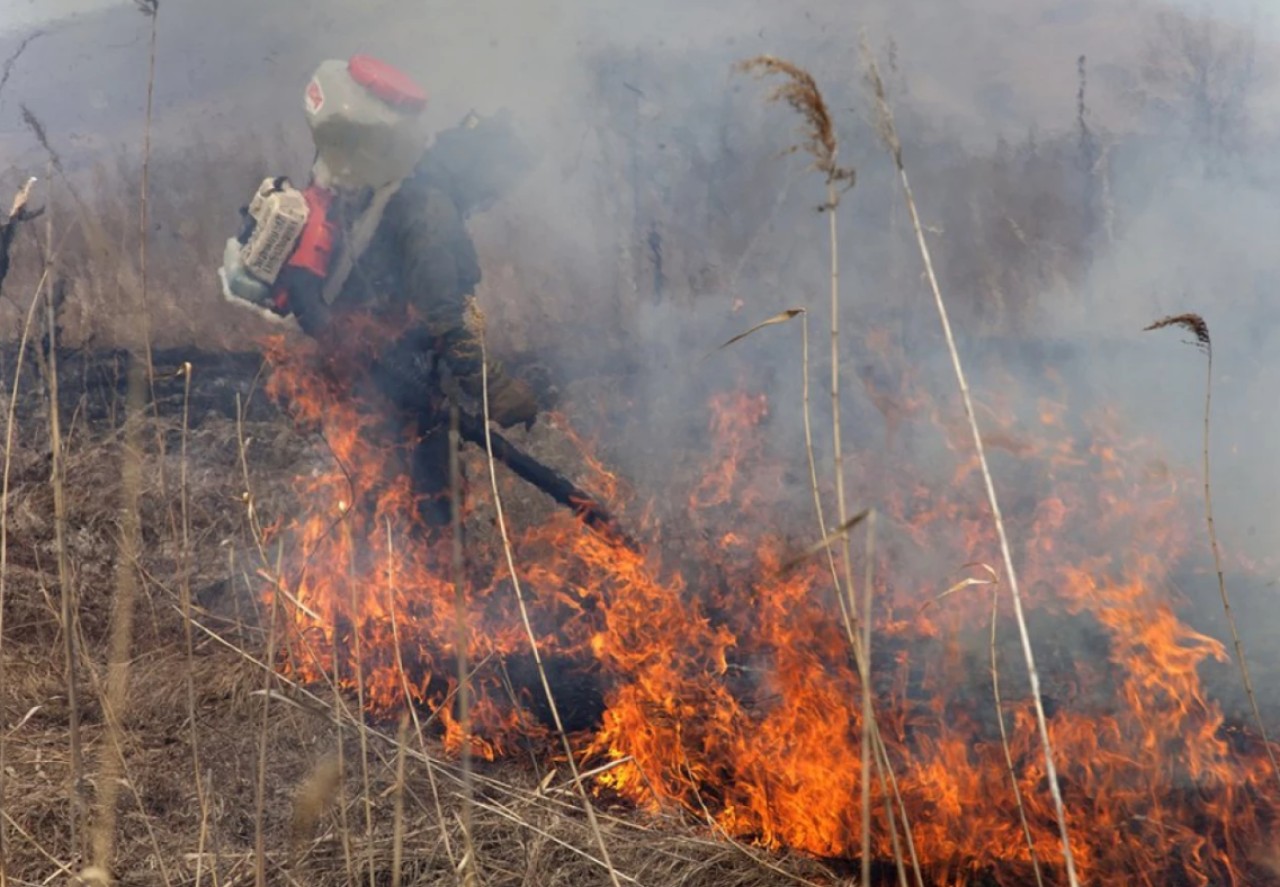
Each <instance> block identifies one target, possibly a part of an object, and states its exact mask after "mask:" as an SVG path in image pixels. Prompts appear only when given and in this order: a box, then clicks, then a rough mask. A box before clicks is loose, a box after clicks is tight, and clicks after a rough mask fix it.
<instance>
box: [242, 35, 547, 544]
mask: <svg viewBox="0 0 1280 887" xmlns="http://www.w3.org/2000/svg"><path fill="white" fill-rule="evenodd" d="M425 104H426V95H425V92H423V91H422V90H421V88H420V87H418V86H417V85H416V84H415V83H414V82H413V81H412V80H411V79H410V78H408V77H407V76H406V75H404V74H403V73H402V72H400V71H398V70H396V69H395V68H393V67H391V66H390V65H387V64H385V63H383V62H381V61H379V60H376V59H373V58H371V57H369V56H353V57H352V58H351V59H349V60H348V61H346V62H339V61H329V62H325V63H323V64H322V65H321V66H320V68H319V69H317V71H316V74H315V76H314V77H313V78H312V80H311V82H310V83H309V85H308V87H307V90H306V111H307V116H308V122H309V124H310V125H311V129H312V132H313V136H314V138H315V141H316V147H317V155H316V162H315V165H314V166H313V169H312V178H311V182H310V184H309V186H308V188H307V189H306V190H305V191H302V192H299V191H297V189H294V188H293V187H292V185H290V184H289V183H288V182H287V180H282V179H269V180H267V181H265V182H264V183H263V186H262V187H261V188H260V189H259V192H258V194H257V195H256V196H255V200H254V203H252V204H251V205H250V206H249V207H248V208H246V210H245V213H244V214H245V222H246V223H245V226H244V229H243V230H242V232H241V235H240V237H238V238H235V239H233V240H232V241H229V242H228V245H227V250H226V255H225V258H224V264H223V268H222V269H221V271H220V275H221V277H222V280H223V289H224V293H225V294H226V296H227V297H228V298H229V299H231V300H233V301H236V302H240V303H248V304H249V305H251V306H253V307H255V308H258V309H266V310H267V311H268V312H269V313H270V314H273V315H277V316H292V317H294V318H295V319H296V320H297V323H298V325H299V326H300V327H301V329H302V330H303V332H305V333H306V334H307V335H309V336H312V337H314V338H316V339H317V340H319V341H320V342H321V343H323V344H325V345H326V347H327V348H328V347H332V348H335V349H340V348H341V346H342V341H343V337H344V336H346V335H349V330H350V329H351V328H352V322H353V321H354V320H356V319H357V318H362V317H363V318H374V319H377V320H379V321H382V322H383V323H384V325H389V326H394V328H395V329H396V330H397V331H398V335H396V337H395V338H394V339H393V340H392V341H390V342H388V343H387V344H386V346H385V348H383V349H381V350H380V353H379V356H378V358H377V360H376V363H375V366H373V367H371V368H370V369H371V377H372V379H373V380H374V381H375V383H376V385H377V387H378V389H379V390H380V391H381V392H382V393H383V394H384V395H385V396H386V397H387V398H388V399H389V400H390V401H391V402H392V404H393V406H394V407H395V408H396V410H397V411H399V415H400V421H401V422H402V423H404V424H406V425H407V426H408V430H409V431H411V432H412V434H413V436H414V437H415V438H416V440H417V443H416V446H415V447H414V449H413V455H412V466H411V467H412V473H413V480H414V486H415V490H416V492H417V493H418V494H419V495H420V496H421V497H422V499H421V502H422V507H421V508H420V513H421V515H422V517H423V519H424V521H425V522H426V523H427V524H428V525H433V526H441V525H445V524H447V523H448V521H449V520H450V517H451V509H450V502H449V497H448V492H449V488H450V474H449V442H448V417H449V411H448V404H449V403H450V402H453V403H457V401H459V400H463V399H468V400H470V402H471V403H473V404H474V403H478V402H479V399H480V397H481V394H482V391H481V380H482V376H481V350H480V343H479V339H478V334H477V332H476V331H475V330H474V329H473V327H472V325H471V323H470V322H469V317H468V312H467V302H468V300H469V298H470V297H472V296H473V295H474V292H475V288H476V285H477V284H478V283H479V281H480V266H479V262H478V260H477V256H476V250H475V246H474V244H473V242H472V240H471V237H470V234H469V233H468V231H467V227H466V220H467V217H468V216H469V215H470V214H471V213H473V212H476V211H478V210H482V209H484V208H486V207H488V206H489V205H491V204H492V203H493V202H494V201H496V200H497V199H499V198H500V197H501V196H502V195H503V193H505V192H506V191H507V190H508V189H509V188H510V187H511V186H512V185H513V184H514V182H515V181H516V179H517V178H518V177H519V176H520V174H521V173H522V172H523V171H524V170H525V169H526V168H527V166H528V162H529V156H528V154H527V151H526V150H525V148H524V146H523V145H522V144H521V143H520V141H519V139H518V138H517V137H516V135H515V133H514V128H513V126H512V123H511V120H510V118H509V115H508V114H505V113H503V114H499V115H497V116H494V117H488V118H481V117H479V116H477V115H475V114H470V115H468V116H467V118H466V119H465V120H463V122H462V123H461V124H459V125H458V126H456V127H454V128H452V129H450V130H446V131H444V132H442V133H440V134H439V135H438V136H437V137H436V139H435V141H434V143H433V144H432V145H431V147H430V148H429V149H428V150H426V151H422V150H421V145H422V144H423V142H424V141H425V139H423V138H422V130H421V126H420V118H421V111H422V109H423V108H424V107H425ZM488 395H489V411H490V417H491V418H492V419H494V420H495V421H496V422H498V424H500V425H502V426H503V427H512V426H514V425H517V424H523V425H525V426H526V427H528V426H531V425H532V423H533V422H534V421H535V419H536V417H537V414H538V411H539V404H538V401H537V398H536V396H535V395H534V392H533V390H532V389H531V388H530V387H529V386H528V385H527V384H525V383H524V382H522V381H521V380H518V379H516V378H514V377H512V376H510V375H508V374H507V373H505V372H504V371H503V369H502V368H501V366H499V365H498V364H496V363H493V362H491V363H490V365H489V367H488ZM459 406H461V404H459Z"/></svg>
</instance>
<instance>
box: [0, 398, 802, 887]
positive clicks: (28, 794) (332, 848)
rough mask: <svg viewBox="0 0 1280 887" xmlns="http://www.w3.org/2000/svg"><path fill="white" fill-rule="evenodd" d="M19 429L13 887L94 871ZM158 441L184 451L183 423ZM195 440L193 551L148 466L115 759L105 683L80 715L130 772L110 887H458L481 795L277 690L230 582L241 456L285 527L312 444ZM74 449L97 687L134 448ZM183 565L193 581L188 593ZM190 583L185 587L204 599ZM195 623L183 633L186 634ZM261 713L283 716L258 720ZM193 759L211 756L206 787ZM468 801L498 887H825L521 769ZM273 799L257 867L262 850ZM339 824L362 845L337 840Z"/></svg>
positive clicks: (204, 772)
mask: <svg viewBox="0 0 1280 887" xmlns="http://www.w3.org/2000/svg"><path fill="white" fill-rule="evenodd" d="M27 381H28V382H29V381H30V380H29V379H28V380H27ZM23 403H24V404H25V406H24V408H23V409H24V410H26V411H29V410H32V409H38V406H37V405H36V404H37V403H38V402H35V401H32V400H30V399H28V400H25V401H23ZM19 420H20V421H19V423H18V424H16V425H15V426H14V427H15V431H18V432H21V431H22V429H23V427H24V425H25V427H27V429H28V430H27V431H26V433H25V434H24V433H18V434H16V435H15V437H16V442H15V446H13V447H12V448H11V450H10V452H11V455H12V460H11V461H12V465H13V471H12V473H13V483H12V491H11V495H10V498H9V509H8V510H7V513H8V515H9V526H8V535H9V550H10V552H11V557H10V560H9V562H8V563H7V565H6V582H7V584H8V594H7V598H6V600H5V627H6V638H5V644H4V646H3V648H2V649H0V655H2V656H3V663H4V669H5V675H6V688H7V689H6V694H5V697H4V711H3V718H4V720H5V722H6V723H7V724H12V725H16V726H14V727H13V728H11V729H10V730H9V732H8V733H7V735H6V737H5V738H6V741H7V742H6V744H7V756H8V765H9V768H10V770H9V772H10V777H9V780H8V782H9V784H8V786H7V791H8V793H9V797H11V798H22V799H23V802H22V803H21V804H14V805H11V806H10V807H8V808H6V813H8V814H9V816H10V817H11V821H9V822H7V823H6V824H7V825H8V826H9V828H8V833H7V834H8V838H9V847H8V851H9V852H8V856H7V860H6V861H7V864H8V874H9V877H10V878H11V879H12V880H11V883H21V882H33V881H35V882H38V881H41V880H43V879H45V878H46V877H48V876H49V875H51V874H56V873H57V872H59V871H62V872H63V873H64V874H70V873H74V872H79V871H80V869H81V865H82V864H81V863H80V862H79V861H78V860H79V859H80V857H79V851H78V850H77V848H76V847H75V846H74V845H73V843H72V841H71V835H70V833H69V831H68V828H67V824H68V822H69V821H70V819H69V816H70V813H71V807H70V806H69V797H70V796H69V794H68V791H67V780H68V777H69V776H70V761H69V758H68V756H67V752H66V737H67V728H68V723H69V718H70V716H71V710H70V707H69V706H68V703H67V700H66V696H65V690H64V688H63V681H62V668H61V664H60V656H61V652H60V650H59V648H57V647H56V646H53V647H51V646H50V644H49V641H51V640H53V639H54V638H56V637H57V636H58V633H59V628H58V622H59V617H58V612H57V593H56V580H55V578H54V576H53V572H52V571H53V570H54V569H55V566H54V564H53V563H52V562H50V561H48V560H46V559H45V557H44V556H42V555H41V552H49V551H53V550H54V548H55V546H54V545H53V542H54V531H55V525H54V522H53V521H52V520H50V519H49V516H50V515H51V514H52V509H51V508H50V505H51V496H52V493H51V491H50V489H49V486H48V484H47V483H46V482H45V481H44V478H42V476H41V462H40V459H39V455H38V453H39V448H40V447H41V446H43V445H44V444H43V441H42V440H41V438H42V435H40V434H38V433H33V432H34V429H38V428H39V427H40V422H41V417H40V416H39V414H38V413H37V414H35V415H32V414H30V413H29V412H28V413H27V414H26V415H22V414H21V413H20V415H19ZM147 421H153V420H147ZM161 430H163V431H166V432H169V433H171V434H177V435H181V434H182V433H183V431H182V428H181V427H180V426H179V423H178V421H177V420H170V421H169V424H167V425H166V426H164V427H163V428H162V429H161ZM142 437H143V440H144V441H145V440H148V439H151V436H150V435H148V434H145V433H144V434H143V435H142ZM186 437H187V441H188V448H187V453H186V456H185V461H186V462H187V463H188V464H189V466H191V470H190V471H189V473H188V477H187V485H186V486H187V490H188V499H189V505H188V519H189V521H190V530H189V536H190V539H189V545H188V544H184V542H183V539H182V537H181V536H178V537H176V538H174V537H173V536H172V534H171V532H170V531H169V530H168V527H167V524H166V523H165V516H166V511H167V507H168V503H167V502H165V501H164V496H163V494H162V490H161V489H160V487H159V485H158V481H157V479H156V472H155V471H154V460H155V459H156V458H158V456H157V454H156V452H155V451H154V450H153V449H152V448H148V447H145V446H144V447H143V448H142V450H143V454H144V462H143V466H142V468H143V471H142V474H141V482H140V487H139V489H138V495H139V517H140V522H141V523H140V530H141V534H142V547H141V550H140V553H139V556H138V563H137V569H138V571H139V575H140V576H141V577H142V579H143V582H144V585H145V587H146V589H147V591H148V595H147V597H146V598H145V599H144V602H143V605H142V606H143V610H142V612H141V613H140V616H142V617H143V618H141V619H140V621H139V622H138V625H137V630H136V631H135V632H134V636H133V645H132V658H131V662H130V670H129V679H128V682H127V698H126V699H124V700H123V701H122V702H119V703H116V705H118V712H119V718H118V719H117V722H116V729H117V732H116V738H115V739H114V740H113V739H112V731H111V727H110V721H109V719H108V697H107V692H108V689H107V688H108V682H105V681H101V682H99V681H90V682H89V683H88V684H86V685H85V687H84V688H83V695H82V698H81V699H80V700H79V705H80V708H81V710H82V715H83V732H84V754H85V762H86V768H87V770H88V771H89V772H98V770H99V768H100V767H101V765H102V763H103V762H104V761H105V760H107V759H108V758H109V757H110V756H111V755H112V750H113V747H115V746H117V745H118V748H119V751H120V754H121V761H122V762H123V766H122V769H121V771H120V774H121V775H120V781H119V787H120V790H121V800H122V803H121V805H120V807H119V811H118V817H117V821H116V823H115V826H116V828H115V832H114V834H115V840H114V842H113V845H112V860H111V865H110V867H109V869H108V870H109V872H110V873H111V874H112V875H114V876H115V877H116V878H117V879H118V880H119V881H120V882H121V883H130V884H156V885H160V884H165V883H166V882H168V883H173V884H184V883H194V882H195V880H196V878H197V876H199V877H200V878H201V879H202V882H203V883H206V884H211V883H212V884H223V885H225V884H235V883H243V882H244V881H246V880H248V881H252V880H255V867H256V866H257V865H258V864H259V861H260V862H261V865H262V876H261V877H262V878H263V880H265V882H266V883H288V882H292V883H299V882H302V883H314V884H319V885H323V884H342V883H348V878H347V873H346V867H345V865H344V863H343V856H344V844H349V845H350V853H351V854H352V857H353V858H354V859H357V860H362V862H363V864H362V865H360V868H365V867H367V868H368V870H369V871H371V873H372V877H373V878H374V879H375V882H376V883H390V882H391V881H392V880H393V879H394V880H399V882H400V883H402V884H415V883H442V882H443V883H452V882H453V881H454V879H455V878H456V875H457V867H456V864H455V863H454V862H452V861H451V860H450V856H449V854H448V853H446V852H445V850H444V848H445V846H446V844H448V845H451V846H453V847H461V846H463V845H464V837H463V824H462V819H461V816H460V814H461V811H462V810H463V808H464V805H465V804H466V798H467V797H468V790H467V788H466V784H467V780H466V779H465V778H464V775H463V771H462V768H461V767H460V766H459V765H457V764H453V763H445V762H444V760H443V758H444V756H443V753H442V751H441V749H440V748H439V746H438V744H437V743H436V742H435V740H432V739H430V738H428V737H425V736H423V737H421V739H420V741H418V742H414V741H412V737H410V736H408V735H407V733H406V731H405V730H403V729H401V730H399V731H396V730H395V728H394V727H391V728H390V729H388V730H385V731H384V730H381V729H374V728H370V727H366V726H365V725H363V724H361V723H359V722H357V721H355V720H353V714H352V711H353V708H354V705H353V704H351V703H354V700H351V702H350V703H348V702H346V701H344V702H343V703H342V704H340V705H339V704H333V703H329V702H325V701H322V700H321V699H319V698H318V697H316V696H314V695H312V694H310V693H308V692H307V691H304V690H302V689H301V688H297V687H294V686H292V685H290V684H289V683H288V682H287V681H284V680H282V679H280V678H279V677H278V676H274V675H272V674H271V673H270V672H269V670H268V669H266V667H265V665H264V661H265V659H266V658H267V653H264V652H263V651H264V650H266V648H268V647H269V644H270V640H269V632H267V630H266V629H267V625H266V619H265V614H264V620H263V622H262V623H259V622H258V621H257V619H256V618H255V617H254V615H253V614H254V606H253V601H252V600H251V598H250V594H251V590H250V589H249V588H248V587H247V586H246V584H245V583H244V581H243V575H242V574H239V573H237V574H236V575H228V571H227V566H226V562H225V560H224V556H223V555H222V554H221V553H220V552H219V551H218V550H217V548H218V542H219V540H226V541H228V542H231V544H232V545H235V546H238V547H240V548H242V549H244V552H243V553H242V554H240V555H238V558H240V559H241V560H244V559H248V560H249V561H252V560H253V558H254V556H255V553H254V552H253V551H252V548H253V547H254V543H253V542H252V541H251V539H252V535H253V530H252V529H251V528H249V527H248V526H247V525H246V523H245V521H246V520H247V518H246V517H242V516H241V512H240V511H239V510H238V509H237V508H235V507H234V503H235V502H236V501H238V500H239V499H240V494H241V493H242V491H243V486H244V484H243V479H242V475H241V471H240V464H239V463H240V460H241V457H242V455H243V451H244V447H243V445H242V439H243V438H246V437H252V438H256V439H259V440H274V442H275V450H274V456H273V459H272V461H270V462H260V463H259V464H256V465H255V464H252V463H251V464H250V469H249V470H250V472H251V473H252V475H253V477H254V493H255V501H256V502H258V503H260V505H261V507H263V508H269V509H273V510H274V509H275V508H277V507H286V503H287V502H288V501H291V496H292V492H291V489H290V486H289V485H290V482H291V478H292V476H293V472H294V470H296V469H297V468H298V466H299V463H298V458H299V455H300V454H302V453H303V452H305V447H306V443H305V441H304V440H303V439H302V438H298V437H296V436H294V435H293V433H292V432H291V431H289V429H288V427H287V426H286V425H285V424H283V422H275V421H272V422H267V423H262V422H245V423H243V427H240V428H238V427H237V422H236V421H235V420H232V419H229V418H227V419H207V420H206V421H204V422H202V423H200V424H198V425H197V426H196V427H194V428H192V429H190V430H189V432H188V433H187V434H186ZM76 439H77V440H78V441H80V446H78V447H71V448H68V449H67V451H66V454H65V455H66V459H65V474H66V488H67V489H68V490H76V491H81V490H93V491H94V495H92V496H84V495H72V496H68V501H67V510H68V514H67V524H68V526H71V527H76V528H78V530H77V532H76V533H75V534H73V535H72V536H71V537H70V538H69V539H68V540H67V556H68V558H69V562H70V564H71V565H72V567H73V570H72V573H73V575H75V576H76V577H77V579H78V588H79V589H81V590H83V591H85V592H86V594H85V595H84V596H83V597H82V601H81V607H80V613H79V618H80V621H81V624H82V635H83V638H84V640H85V643H84V648H83V653H82V655H83V656H84V657H85V659H86V660H87V662H86V664H85V667H86V668H87V669H89V670H90V671H97V670H100V669H105V666H106V665H107V664H108V662H109V659H110V656H109V655H108V653H107V651H108V649H109V643H108V640H109V638H110V635H111V625H112V612H111V607H110V605H109V600H108V599H107V598H106V597H105V596H103V595H101V594H89V593H87V592H89V591H91V590H93V589H97V588H109V587H110V586H111V581H112V573H113V570H114V566H113V565H114V564H115V562H116V561H117V557H116V545H117V542H116V540H117V534H118V529H117V526H116V520H115V518H114V516H113V511H114V508H113V506H112V503H113V502H117V501H119V497H120V496H121V495H122V494H123V493H124V492H125V489H126V487H127V483H126V478H123V477H122V476H121V475H120V473H119V471H118V469H117V466H118V465H119V464H120V461H119V460H120V459H121V457H122V456H123V448H124V446H125V440H124V437H123V436H122V434H121V433H120V429H118V428H115V427H103V426H101V425H95V426H93V427H92V428H86V429H82V430H81V432H80V433H79V435H78V436H77V438H76ZM171 458H173V457H171ZM235 540H241V541H240V542H236V541H235ZM183 564H189V570H188V571H187V572H186V573H185V574H184V573H183V571H182V565H183ZM182 582H189V583H190V589H191V592H190V595H188V594H186V593H184V592H183V590H182V587H181V586H182ZM184 611H189V612H190V613H191V614H192V621H191V622H189V623H188V622H185V621H184V619H183V612H184ZM237 611H238V612H239V614H240V618H237V617H236V616H235V613H236V612H237ZM188 627H190V628H191V629H192V630H193V635H194V640H193V641H192V643H191V646H190V647H188V646H187V641H186V629H187V628H188ZM268 652H269V651H268ZM268 678H270V680H267V679H268ZM264 681H267V682H266V683H264ZM264 689H265V690H267V692H264ZM268 706H269V707H268ZM193 712H194V717H193V716H192V713H193ZM264 712H269V717H267V718H266V719H265V720H261V719H262V718H263V714H264ZM245 724H252V725H254V728H253V729H249V730H246V729H244V725H245ZM259 725H261V729H259ZM409 732H412V731H409ZM184 736H186V737H189V738H187V739H184V738H183V737H184ZM335 744H336V745H337V747H339V748H341V749H343V750H344V752H345V756H346V758H347V760H348V761H350V760H353V759H354V758H353V756H359V755H360V753H361V752H360V749H361V746H362V745H363V746H364V747H365V748H367V749H368V753H369V770H368V785H367V786H366V785H365V780H364V777H363V776H362V774H361V773H360V772H359V770H358V768H355V769H353V770H349V771H348V772H346V773H345V774H343V773H342V771H340V770H339V769H338V767H337V765H336V760H335V756H334V754H333V749H334V747H335ZM193 747H198V749H199V762H200V767H201V773H200V776H199V778H197V776H196V772H195V771H194V770H193V761H194V759H193V754H192V752H193ZM259 761H261V762H263V764H264V768H263V770H262V771H260V774H259V772H258V770H257V762H259ZM260 775H261V779H260ZM340 775H341V776H340ZM88 788H89V790H90V795H89V800H90V802H97V801H100V800H101V796H100V790H101V784H100V783H98V782H97V781H96V780H95V781H93V782H91V783H90V785H89V786H88ZM473 791H474V798H473V807H472V816H471V822H470V824H469V826H468V830H469V831H470V834H471V839H472V842H473V844H474V848H475V850H474V852H475V854H476V857H477V859H479V860H482V870H483V873H484V883H485V884H488V885H507V884H510V885H517V884H520V885H523V884H540V885H541V884H546V885H555V884H563V885H577V884H597V883H598V884H608V883H610V877H609V874H608V867H607V866H604V865H602V858H601V852H602V851H601V847H600V844H601V842H603V843H604V846H605V847H607V852H608V854H609V856H610V858H611V859H612V860H613V863H614V865H615V866H616V867H617V869H618V870H619V872H622V871H626V872H630V873H633V875H634V876H635V878H636V880H638V882H640V883H644V884H672V885H712V884H715V885H720V884H737V885H743V887H756V885H759V887H769V885H780V884H787V883H792V882H793V878H792V875H795V876H808V877H809V878H810V879H813V878H816V877H818V876H819V875H820V874H821V872H822V869H821V867H820V866H817V865H816V864H814V863H810V862H805V861H803V860H790V861H788V860H782V861H779V862H771V863H769V866H765V865H763V864H761V863H759V862H756V861H754V860H753V859H752V858H750V857H748V856H744V855H743V854H742V853H741V852H740V851H739V850H737V849H735V848H733V847H732V846H729V845H726V844H724V843H722V842H720V841H714V840H709V839H704V838H701V837H698V836H697V835H696V834H695V833H693V832H691V831H690V830H689V828H688V825H687V824H686V823H683V822H679V821H663V820H656V821H655V820H651V819H648V818H636V817H635V815H634V813H633V812H631V811H629V810H627V809H626V808H623V807H611V806H608V805H606V806H605V807H604V808H603V809H601V810H599V811H598V816H597V820H598V821H597V823H596V826H595V828H592V827H591V825H590V824H589V822H588V821H587V820H586V819H585V817H584V815H583V808H582V806H581V802H580V800H579V801H575V800H574V799H573V796H572V795H571V794H566V793H565V790H564V789H551V788H549V787H548V785H547V784H542V785H539V783H538V780H537V777H536V775H535V774H533V773H532V772H530V771H529V770H528V769H527V768H525V767H522V766H520V765H518V764H483V762H481V763H480V764H479V765H478V766H477V767H476V769H475V773H474V789H473ZM202 793H203V794H204V795H205V797H206V800H205V802H204V803H203V804H202V802H201V800H200V798H201V795H202ZM340 798H341V799H342V802H341V803H343V804H346V805H347V806H348V807H351V806H352V805H357V806H358V805H362V804H365V803H366V802H367V803H368V805H369V813H370V828H369V829H368V830H367V831H366V829H365V828H363V827H362V826H361V827H356V826H355V824H356V823H357V822H358V821H359V817H360V813H359V812H358V810H357V809H339V802H338V799H340ZM259 800H260V803H261V817H260V822H261V830H260V831H261V846H262V850H263V852H262V853H261V854H259V853H258V852H257V851H256V850H255V844H256V841H257V838H256V835H255V832H257V831H258V828H257V824H256V822H255V821H256V820H258V818H259V817H258V815H257V814H256V813H255V811H256V810H257V809H258V804H259ZM597 803H599V802H597ZM345 814H349V815H345ZM344 818H345V819H347V820H348V821H349V822H350V824H351V826H353V827H350V828H346V829H344V828H343V827H342V821H343V819H344ZM397 859H399V860H400V863H401V864H400V867H399V868H398V869H396V868H394V862H395V861H396V860H397ZM82 874H92V873H91V872H90V873H82ZM364 877H368V874H367V873H365V876H364ZM619 878H620V882H626V883H630V881H629V879H627V878H626V877H625V876H622V875H621V874H620V875H619ZM363 879H364V878H363V877H362V880H363Z"/></svg>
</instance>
